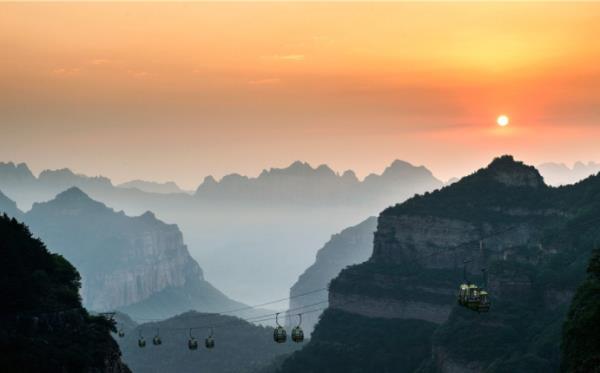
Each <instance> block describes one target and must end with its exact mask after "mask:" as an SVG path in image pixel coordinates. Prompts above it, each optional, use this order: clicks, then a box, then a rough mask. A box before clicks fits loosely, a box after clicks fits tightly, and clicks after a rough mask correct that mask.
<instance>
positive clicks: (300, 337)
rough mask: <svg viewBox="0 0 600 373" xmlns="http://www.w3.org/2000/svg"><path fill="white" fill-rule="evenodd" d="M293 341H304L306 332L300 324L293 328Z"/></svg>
mask: <svg viewBox="0 0 600 373" xmlns="http://www.w3.org/2000/svg"><path fill="white" fill-rule="evenodd" d="M292 341H294V342H296V343H300V342H302V341H304V332H303V331H302V328H300V327H299V326H297V327H295V328H294V329H292Z"/></svg>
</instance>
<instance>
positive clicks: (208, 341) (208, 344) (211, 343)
mask: <svg viewBox="0 0 600 373" xmlns="http://www.w3.org/2000/svg"><path fill="white" fill-rule="evenodd" d="M204 346H206V348H208V349H211V348H214V347H215V340H214V339H213V337H207V338H206V339H205V340H204Z"/></svg>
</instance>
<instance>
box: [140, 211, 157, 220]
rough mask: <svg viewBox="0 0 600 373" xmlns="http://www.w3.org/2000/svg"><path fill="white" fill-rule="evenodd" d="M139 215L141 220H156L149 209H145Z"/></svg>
mask: <svg viewBox="0 0 600 373" xmlns="http://www.w3.org/2000/svg"><path fill="white" fill-rule="evenodd" d="M139 217H140V219H143V220H146V221H155V220H157V219H156V215H155V214H154V213H153V212H152V211H150V210H148V211H146V212H145V213H143V214H142V215H140V216H139Z"/></svg>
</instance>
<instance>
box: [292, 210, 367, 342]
mask: <svg viewBox="0 0 600 373" xmlns="http://www.w3.org/2000/svg"><path fill="white" fill-rule="evenodd" d="M376 227H377V218H375V217H370V218H368V219H367V220H365V221H363V222H362V223H360V224H358V225H355V226H353V227H350V228H346V229H344V230H343V231H341V232H340V233H338V234H335V235H333V236H332V237H331V239H330V240H329V241H328V242H327V243H326V244H325V246H323V248H322V249H320V250H319V252H318V253H317V257H316V260H315V263H314V264H313V265H311V266H310V267H308V268H307V269H306V271H304V273H303V274H302V275H300V277H299V278H298V281H297V282H296V283H295V284H294V285H293V286H292V288H291V289H290V298H291V299H290V308H291V309H297V308H300V307H308V306H310V305H314V304H318V308H321V307H326V306H327V304H326V303H323V302H327V299H328V293H327V291H317V292H314V291H315V289H326V288H327V287H328V285H329V282H330V281H331V280H332V279H334V278H335V277H336V276H337V275H338V274H339V273H340V271H341V270H342V269H344V268H345V267H347V266H349V265H352V264H358V263H362V262H364V261H365V260H367V259H369V257H370V256H371V254H372V253H373V232H375V229H376ZM307 293H308V294H307ZM304 294H306V295H304ZM313 308H314V307H313ZM320 315H321V313H320V312H314V313H310V314H307V315H305V316H304V317H303V318H302V326H303V327H304V332H305V333H307V334H310V333H312V330H313V327H314V325H315V324H316V323H317V322H318V321H319V316H320ZM295 321H296V320H294V322H295Z"/></svg>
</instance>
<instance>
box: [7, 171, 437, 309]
mask: <svg viewBox="0 0 600 373" xmlns="http://www.w3.org/2000/svg"><path fill="white" fill-rule="evenodd" d="M3 169H5V171H6V172H4V173H2V172H0V190H2V191H3V192H4V194H6V196H8V197H9V198H11V199H12V200H14V201H16V202H17V205H18V206H20V208H21V209H27V208H29V206H30V205H32V204H33V202H39V201H48V200H51V199H52V198H54V196H56V195H57V194H58V193H61V192H62V191H64V190H65V189H67V188H69V187H71V186H76V187H78V188H79V189H81V190H82V191H84V192H85V193H86V194H87V195H88V196H90V197H91V198H93V199H94V200H97V201H101V202H102V203H104V204H106V205H108V206H110V207H111V208H114V209H116V210H123V211H125V212H126V213H127V214H128V215H130V216H134V215H141V214H143V213H144V212H146V211H148V210H150V211H153V212H155V213H156V214H157V216H160V218H161V219H162V220H164V221H167V222H171V223H176V224H177V225H178V226H179V227H180V229H181V230H182V231H183V233H184V235H185V237H186V242H187V243H189V245H190V251H191V254H192V255H193V256H194V257H195V258H196V259H197V260H198V261H199V262H200V263H202V265H203V267H204V269H205V271H206V276H207V278H209V279H210V280H211V281H212V282H213V283H214V284H217V285H218V287H219V289H222V290H224V291H225V292H226V293H227V294H229V295H231V296H232V297H234V298H236V299H241V300H243V301H245V302H248V303H261V302H264V301H265V300H268V299H273V298H281V297H284V296H285V294H287V293H288V291H289V288H290V286H291V285H292V284H293V283H294V282H295V281H296V279H297V278H298V276H299V275H300V274H301V273H302V271H304V270H305V269H306V268H307V267H308V266H310V265H311V264H312V262H313V261H314V255H315V254H316V251H317V249H318V248H319V247H321V246H322V245H323V242H326V241H327V239H328V238H329V237H330V236H331V234H332V232H339V231H340V230H342V229H343V228H345V227H348V226H350V225H351V224H354V223H355V222H357V221H360V220H362V219H364V218H365V217H366V216H371V215H373V214H376V213H378V212H379V211H380V210H381V209H383V208H385V207H387V206H389V205H391V204H394V203H397V202H399V201H403V200H405V199H406V198H409V197H411V196H413V195H414V194H415V193H422V192H425V191H428V190H433V189H435V188H439V187H441V185H442V183H441V182H440V181H439V180H437V179H436V178H435V177H433V175H431V173H430V172H429V171H428V170H427V169H425V168H424V167H415V166H412V165H410V164H408V163H406V162H402V161H395V162H394V163H393V164H392V165H390V166H389V167H388V168H387V169H386V170H385V171H384V172H383V173H382V174H381V175H375V174H373V175H369V176H368V177H366V178H365V179H364V180H362V181H360V180H358V178H356V176H355V174H354V173H353V172H352V171H346V172H343V173H341V174H338V173H336V172H334V171H332V170H331V169H330V168H329V167H328V166H325V165H322V166H319V167H316V168H314V167H312V166H310V165H309V164H307V163H303V162H294V163H293V164H291V165H290V166H289V167H285V168H279V169H278V168H274V169H269V170H265V171H263V172H262V173H261V174H260V175H259V176H257V177H247V176H242V175H237V174H232V175H228V176H225V177H223V178H222V179H221V180H219V181H217V180H215V179H214V178H212V177H208V178H206V180H205V181H204V182H203V183H202V185H201V186H200V187H199V188H198V190H197V191H196V193H195V195H189V194H187V193H169V194H164V193H149V192H146V191H141V190H139V189H137V188H133V189H131V188H121V187H116V186H113V185H112V183H111V182H110V180H108V179H106V178H104V177H88V176H85V175H78V174H76V173H73V172H71V171H69V170H57V171H45V172H42V174H40V177H39V178H36V177H35V176H33V175H32V174H31V172H30V171H29V170H28V169H27V167H26V166H25V165H20V166H15V165H14V164H12V165H10V164H9V165H7V166H5V167H4V168H3ZM1 170H2V168H0V171H1ZM4 174H6V175H12V176H11V177H10V178H8V177H5V176H4ZM15 174H18V175H21V176H20V177H19V178H17V177H15V176H14V175H15ZM15 180H16V182H15ZM282 261H284V262H285V265H280V263H281V262H282ZM265 268H269V271H265V270H264V269H265ZM273 279H276V281H273Z"/></svg>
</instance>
